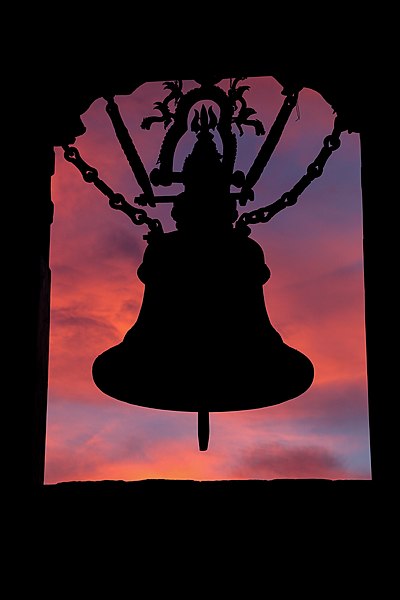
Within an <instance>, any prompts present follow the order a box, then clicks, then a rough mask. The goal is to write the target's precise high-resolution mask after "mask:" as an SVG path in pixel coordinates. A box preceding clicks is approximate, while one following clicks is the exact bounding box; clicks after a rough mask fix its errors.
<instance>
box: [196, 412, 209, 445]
mask: <svg viewBox="0 0 400 600" xmlns="http://www.w3.org/2000/svg"><path fill="white" fill-rule="evenodd" d="M197 435H198V440H199V450H201V451H205V450H207V449H208V440H209V438H210V417H209V412H208V410H199V412H198V415H197Z"/></svg>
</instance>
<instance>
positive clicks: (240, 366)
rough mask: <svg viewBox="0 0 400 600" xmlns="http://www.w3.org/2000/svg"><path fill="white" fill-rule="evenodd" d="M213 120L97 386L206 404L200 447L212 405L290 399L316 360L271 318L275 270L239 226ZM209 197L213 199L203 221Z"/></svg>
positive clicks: (131, 397) (128, 397) (165, 402)
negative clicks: (170, 227)
mask: <svg viewBox="0 0 400 600" xmlns="http://www.w3.org/2000/svg"><path fill="white" fill-rule="evenodd" d="M209 121H211V119H210V120H209ZM209 121H208V120H207V117H206V116H205V113H204V111H203V118H202V123H200V125H196V127H197V130H198V141H197V143H196V145H195V146H194V148H193V152H192V154H191V155H189V156H188V157H187V158H186V161H185V163H184V167H183V170H182V179H181V181H183V183H184V186H185V192H184V193H183V194H180V195H179V196H177V197H175V201H174V206H173V210H172V216H173V218H174V219H175V221H176V225H177V229H176V230H175V231H171V232H168V233H161V234H158V235H154V236H150V237H149V238H148V246H147V248H146V250H145V252H144V256H143V261H142V264H141V265H140V267H139V269H138V277H139V279H140V280H141V281H142V282H143V284H144V294H143V301H142V306H141V309H140V312H139V315H138V317H137V320H136V322H135V323H134V325H133V326H132V327H131V329H130V330H129V331H128V332H127V333H126V335H125V337H124V338H123V340H122V341H121V343H119V344H117V345H116V346H114V347H112V348H109V349H108V350H106V351H105V352H103V353H102V354H100V355H99V356H98V357H97V358H96V360H95V361H94V364H93V370H92V372H93V379H94V382H95V383H96V385H97V386H98V387H99V389H100V390H101V391H102V392H104V393H105V394H107V395H109V396H111V397H113V398H116V399H118V400H121V401H123V402H128V403H130V404H134V405H138V406H144V407H149V408H156V409H165V410H172V411H189V412H196V413H198V438H199V448H200V450H206V449H207V447H208V438H209V420H208V419H209V413H210V412H225V411H239V410H249V409H256V408H262V407H267V406H272V405H276V404H280V403H282V402H286V401H287V400H290V399H292V398H295V397H297V396H299V395H301V394H303V393H304V392H305V391H306V390H307V389H308V388H309V387H310V385H311V383H312V381H313V377H314V369H313V365H312V363H311V361H310V360H309V359H308V358H307V357H306V356H305V355H304V354H302V353H301V352H300V351H298V350H296V349H294V348H291V347H290V346H288V345H287V344H285V343H284V341H283V339H282V337H281V335H280V334H279V333H278V331H277V330H276V329H275V328H274V327H273V325H272V324H271V321H270V319H269V316H268V312H267V309H266V306H265V301H264V294H263V286H264V284H265V283H266V282H267V281H268V279H269V277H270V271H269V268H268V266H267V265H266V263H265V260H264V253H263V250H262V248H261V246H260V245H259V244H258V243H257V242H256V241H254V240H253V239H252V238H250V237H248V232H244V231H243V230H241V229H238V228H234V227H233V222H234V221H235V219H236V218H237V211H236V200H235V199H234V198H232V196H231V195H230V193H229V181H228V183H227V178H226V176H225V175H224V166H223V165H222V164H221V161H220V156H219V154H218V152H217V150H216V147H215V143H214V142H213V140H212V135H211V133H210V131H209V129H210V122H209ZM196 123H197V122H196ZM192 128H193V127H192ZM195 130H196V128H195ZM205 198H207V199H208V201H209V202H210V204H211V206H212V207H213V208H212V212H211V213H208V214H206V218H205V219H204V218H203V220H202V219H201V218H199V204H200V202H204V199H205Z"/></svg>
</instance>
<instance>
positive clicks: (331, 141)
mask: <svg viewBox="0 0 400 600" xmlns="http://www.w3.org/2000/svg"><path fill="white" fill-rule="evenodd" d="M344 130H345V128H344V126H343V125H342V123H341V121H340V119H339V117H336V119H335V122H334V127H333V130H332V133H331V134H330V135H328V136H327V137H326V138H325V139H324V141H323V146H322V149H321V151H320V152H319V154H318V156H317V157H316V159H315V160H314V161H313V162H312V163H311V164H310V165H308V167H307V170H306V174H305V175H303V177H302V178H301V179H299V181H298V182H297V183H296V184H295V185H294V186H293V187H292V189H291V190H289V191H288V192H285V193H284V194H283V195H282V196H281V197H280V198H279V199H278V200H276V201H275V202H273V203H272V204H269V205H268V206H263V207H262V208H258V209H256V210H253V211H251V212H247V213H243V214H242V215H241V216H240V217H239V219H238V221H237V222H236V228H245V229H246V230H249V228H248V225H255V224H256V223H267V222H268V221H270V220H271V219H272V217H274V216H275V215H276V214H277V213H278V212H280V211H281V210H283V209H284V208H286V207H287V206H293V205H294V204H296V202H297V200H298V198H299V196H300V194H302V193H303V192H304V190H305V189H306V188H307V187H308V186H309V185H310V183H311V182H312V181H314V179H316V178H317V177H320V176H321V175H322V173H323V171H324V167H325V164H326V162H327V160H328V158H329V157H330V156H331V154H332V152H334V151H335V150H337V149H338V148H339V147H340V144H341V141H340V134H341V133H342V131H344Z"/></svg>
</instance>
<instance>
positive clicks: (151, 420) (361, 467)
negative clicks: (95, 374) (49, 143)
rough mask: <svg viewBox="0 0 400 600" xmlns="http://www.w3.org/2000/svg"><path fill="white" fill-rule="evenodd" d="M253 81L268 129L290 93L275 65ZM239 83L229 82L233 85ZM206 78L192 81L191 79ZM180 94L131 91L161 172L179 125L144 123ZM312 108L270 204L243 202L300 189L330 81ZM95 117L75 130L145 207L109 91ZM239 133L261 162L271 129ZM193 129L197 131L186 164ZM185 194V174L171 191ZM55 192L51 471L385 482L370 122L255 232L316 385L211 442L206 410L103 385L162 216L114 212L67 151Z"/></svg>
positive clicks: (288, 329) (289, 339) (51, 478)
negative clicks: (366, 191)
mask: <svg viewBox="0 0 400 600" xmlns="http://www.w3.org/2000/svg"><path fill="white" fill-rule="evenodd" d="M245 83H246V85H250V87H251V89H250V90H249V91H248V92H247V94H246V99H247V102H248V104H249V105H250V106H252V107H253V108H254V109H255V110H256V111H257V114H256V115H255V116H256V117H257V118H258V119H260V120H261V121H262V122H263V124H264V127H265V129H266V131H267V132H268V130H269V128H270V127H271V125H272V123H273V121H274V119H275V116H276V114H277V112H278V111H279V108H280V106H281V104H282V101H283V96H282V95H281V91H282V90H281V86H280V85H279V84H278V83H277V82H276V81H275V80H274V79H273V78H272V77H263V78H254V79H248V80H247V81H246V82H245ZM228 84H229V82H228V81H224V82H221V83H220V84H219V85H220V86H221V87H223V88H224V89H227V86H228ZM196 85H197V84H196V83H194V82H192V81H185V82H184V88H183V91H184V92H185V91H187V90H189V89H191V88H192V87H193V86H196ZM165 95H166V93H165V90H164V88H163V82H155V83H148V84H145V85H143V86H141V87H140V88H139V89H138V90H136V91H135V92H134V93H133V94H132V95H130V96H118V97H116V101H117V102H118V104H119V106H120V110H121V114H122V116H123V118H124V120H125V123H126V125H127V127H128V129H129V131H130V133H131V135H132V137H133V139H134V141H135V144H136V146H137V148H138V150H139V153H140V155H141V157H142V160H143V162H144V164H145V166H146V168H147V170H148V172H150V170H151V169H153V168H154V167H155V166H156V161H157V157H158V152H159V148H160V144H161V142H162V139H163V136H164V134H165V130H164V129H163V126H162V125H160V124H155V125H153V127H152V128H151V130H150V131H145V130H142V129H141V128H140V123H141V121H142V119H143V118H144V117H146V116H149V115H152V114H154V115H155V114H157V113H156V112H153V103H154V102H155V101H158V100H162V99H163V98H164V97H165ZM298 108H299V110H298V112H297V111H293V113H292V115H291V117H290V120H289V122H288V125H287V127H286V129H285V132H284V134H283V136H282V139H281V142H280V144H279V146H278V148H277V149H276V151H275V153H274V156H273V157H272V159H271V161H270V163H269V165H268V167H267V168H266V170H265V172H264V173H263V175H262V177H261V179H260V180H259V181H258V183H257V184H256V186H255V188H254V190H255V195H256V198H255V201H254V202H253V203H251V205H248V206H247V207H244V208H242V207H239V211H240V212H244V211H247V210H253V209H255V208H257V207H260V206H265V205H267V204H270V203H271V202H273V201H275V200H276V199H278V198H279V197H280V196H281V195H282V193H283V192H285V191H287V190H289V189H290V188H291V187H292V186H293V185H294V184H295V183H296V182H297V181H298V179H300V177H301V176H302V175H303V174H304V173H305V171H306V168H307V166H308V164H309V163H310V162H312V161H313V160H314V158H315V157H316V156H317V154H318V153H319V151H320V148H321V146H322V141H323V139H324V137H325V136H326V135H328V134H329V133H330V132H331V131H332V127H333V121H334V116H335V115H334V114H333V111H332V108H331V107H330V106H329V105H328V104H327V103H326V102H325V101H324V100H323V98H321V97H320V96H319V95H318V94H317V93H316V92H314V91H312V90H309V89H303V90H302V91H301V92H300V96H299V104H298ZM216 112H217V111H216ZM299 117H300V118H299ZM82 119H83V122H84V124H85V126H86V128H87V132H86V133H85V135H83V136H81V137H80V138H78V139H77V141H76V146H77V147H78V148H79V150H80V152H81V155H82V157H83V158H84V159H85V160H86V161H87V162H88V163H89V164H91V165H93V166H95V167H96V168H97V169H98V171H99V175H100V177H101V178H102V179H103V180H104V181H106V182H107V183H108V184H109V185H110V187H111V188H112V189H113V190H114V191H116V192H121V193H122V194H123V195H124V196H125V198H126V199H127V200H128V201H129V202H131V203H132V202H133V199H134V198H135V196H137V195H138V194H139V193H141V189H140V188H139V186H138V185H137V183H136V181H135V179H134V177H133V175H132V172H131V171H130V168H129V165H128V163H127V161H126V159H125V157H124V155H123V153H122V151H121V148H120V146H119V144H118V142H117V140H116V138H115V134H114V132H113V129H112V126H111V123H110V121H109V118H108V116H107V114H106V112H105V101H104V100H103V99H99V100H97V101H96V102H94V103H93V104H92V106H91V107H90V108H89V110H88V111H87V112H86V113H85V114H84V115H83V117H82ZM236 132H237V131H236ZM237 133H238V132H237ZM237 139H238V146H239V148H238V157H237V162H236V167H237V168H238V169H242V170H243V171H245V172H247V170H248V169H249V167H250V166H251V164H252V161H253V160H254V157H255V155H256V153H257V151H258V149H259V147H260V146H261V144H262V142H263V140H264V137H261V136H256V135H254V132H253V130H252V129H251V128H247V129H246V130H245V134H244V135H243V136H242V137H241V136H239V135H238V136H237ZM194 141H195V137H194V134H193V133H191V132H188V133H187V134H186V135H185V137H184V139H183V140H182V143H181V147H180V148H179V156H178V158H177V160H178V164H177V165H176V166H177V168H179V167H180V165H179V160H183V158H184V157H185V156H186V154H187V153H188V152H189V151H190V150H191V147H192V145H193V143H194ZM216 141H217V143H218V140H216ZM179 157H180V158H179ZM179 191H181V188H179V186H178V184H175V186H174V188H173V189H172V190H171V191H170V192H168V193H172V192H173V193H175V192H179ZM52 193H53V201H54V204H55V217H54V224H53V227H52V241H51V268H52V296H51V303H52V304H51V316H52V321H51V346H50V377H49V402H48V422H47V445H46V475H45V480H46V483H56V482H59V481H72V480H103V479H115V480H116V479H123V480H127V481H133V480H140V479H149V478H152V479H153V478H167V479H196V480H217V479H218V480H222V479H276V478H328V479H370V476H371V475H370V455H369V433H368V414H367V385H366V361H365V331H364V288H363V258H362V218H361V187H360V148H359V137H358V134H356V133H352V134H348V133H343V134H342V145H341V147H340V148H339V150H337V151H336V152H334V153H333V155H332V156H331V158H330V160H329V161H328V163H327V165H326V167H325V171H324V174H323V176H322V177H320V178H318V179H316V180H315V181H314V182H313V183H312V184H311V185H310V187H309V188H308V189H307V190H306V191H305V192H304V193H303V194H302V195H301V197H300V199H299V201H298V203H297V204H296V205H295V206H292V207H289V208H287V209H285V210H284V211H282V212H281V213H279V214H278V215H277V216H275V218H274V219H272V220H271V221H270V222H269V223H266V224H258V225H253V226H252V233H251V237H252V238H253V239H255V240H256V241H257V242H258V243H259V244H260V245H261V246H262V248H263V250H264V255H265V259H266V262H267V264H268V266H269V268H270V270H271V278H270V280H269V281H268V282H267V283H266V284H265V286H264V295H265V301H266V306H267V310H268V315H269V317H270V319H271V322H272V324H273V325H274V327H275V328H276V329H277V330H278V331H279V333H280V334H281V335H282V337H283V339H284V341H285V342H286V343H287V344H289V345H290V346H293V347H295V348H297V349H299V350H300V351H302V352H303V353H304V354H306V355H307V356H308V357H309V358H310V359H311V360H312V362H313V364H314V368H315V379H314V382H313V384H312V386H311V388H310V389H309V390H308V391H307V392H305V393H304V394H303V395H301V396H299V397H298V398H295V399H293V400H290V401H288V402H286V403H284V404H281V405H278V406H274V407H268V408H262V409H256V410H249V411H238V412H227V413H211V415H210V424H211V435H210V444H209V449H208V450H207V452H199V450H198V442H197V416H196V413H189V412H176V411H168V410H165V411H163V410H156V409H151V408H143V407H137V406H133V405H130V404H125V403H123V402H120V401H118V400H115V399H113V398H110V397H108V396H106V395H105V394H103V393H102V392H101V391H100V390H98V388H97V387H96V386H95V384H94V382H93V380H92V376H91V367H92V363H93V360H94V359H95V358H96V356H97V355H98V354H100V353H101V352H103V351H104V350H106V349H107V348H109V347H111V346H113V345H115V344H117V343H119V342H120V341H121V340H122V338H123V336H124V335H125V333H126V332H127V330H128V329H129V328H130V327H131V326H132V325H133V323H134V322H135V321H136V318H137V315H138V312H139V309H140V306H141V301H142V295H143V289H144V286H143V284H142V283H141V282H140V280H139V279H138V277H137V273H136V271H137V268H138V266H139V265H140V263H141V260H142V257H143V252H144V250H145V248H146V244H147V242H146V241H145V240H144V239H143V235H144V234H145V233H146V232H147V228H146V227H145V226H135V225H133V224H132V222H131V221H130V220H129V219H128V218H127V217H126V216H125V215H124V214H123V213H121V212H119V211H114V210H112V209H111V208H110V207H109V205H108V201H107V199H106V198H105V197H104V196H103V195H102V194H101V193H100V192H99V191H98V190H97V189H96V188H95V187H94V186H92V185H90V184H87V183H85V182H84V181H83V180H82V178H81V176H80V174H79V172H78V171H77V170H76V169H75V167H74V166H73V165H71V164H69V163H67V162H66V161H65V160H64V158H63V152H62V150H61V149H59V148H57V150H56V173H55V176H54V177H53V192H52ZM155 193H156V194H162V193H165V189H164V188H156V189H155ZM206 208H207V207H205V210H206ZM169 210H170V206H168V205H165V206H162V207H157V208H148V209H147V211H148V213H149V215H150V216H152V217H153V216H154V217H156V218H160V220H161V221H162V222H163V226H164V230H165V231H171V230H173V229H174V222H173V220H172V219H171V217H170V216H169ZM156 375H157V374H156V373H155V376H156Z"/></svg>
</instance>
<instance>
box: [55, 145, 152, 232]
mask: <svg viewBox="0 0 400 600" xmlns="http://www.w3.org/2000/svg"><path fill="white" fill-rule="evenodd" d="M62 148H63V150H64V158H65V160H67V161H68V162H70V163H72V164H73V165H75V167H76V168H77V169H78V170H79V171H80V173H81V175H82V177H83V179H84V181H86V183H93V185H94V186H96V187H97V189H98V190H100V192H101V193H102V194H104V195H105V196H107V198H108V202H109V205H110V206H111V208H113V209H114V210H120V211H122V212H124V213H125V214H126V215H128V217H129V218H130V219H131V221H132V222H133V223H134V224H135V225H144V224H146V225H147V226H148V228H149V230H150V232H151V233H163V228H162V224H161V222H160V221H159V220H158V219H152V218H151V217H149V216H148V214H147V213H146V211H145V210H144V209H143V208H135V207H134V206H132V204H129V202H127V201H126V200H125V198H124V196H123V195H122V194H116V193H115V192H114V191H113V190H112V189H111V188H110V187H109V186H108V185H107V184H106V183H105V182H104V181H103V180H102V179H100V177H99V174H98V171H97V169H95V168H94V167H91V166H90V165H89V164H88V163H87V162H85V161H84V160H83V158H82V157H81V155H80V154H79V150H78V149H77V148H75V147H74V146H68V145H66V146H63V147H62ZM144 237H145V238H147V236H144Z"/></svg>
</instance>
